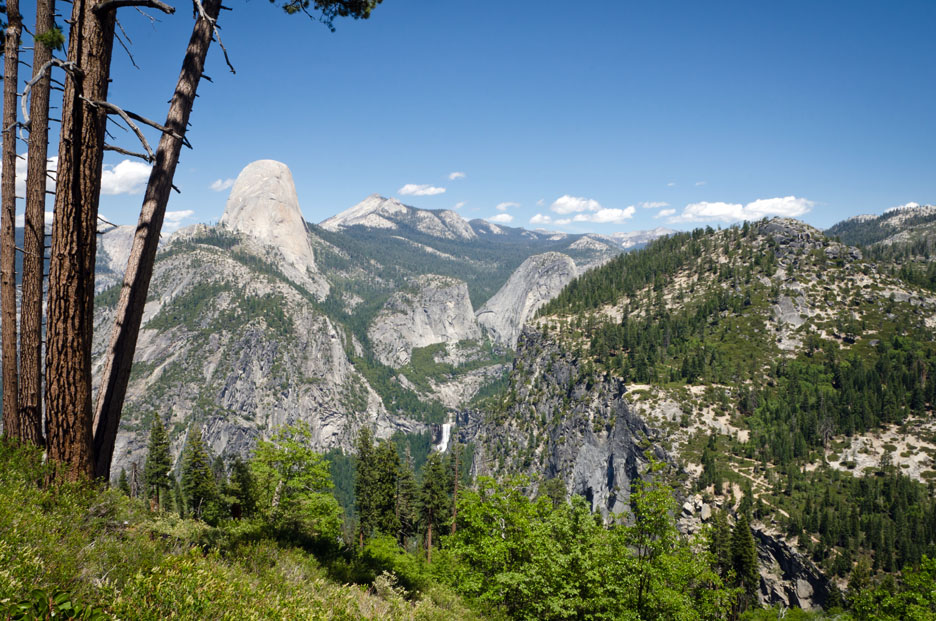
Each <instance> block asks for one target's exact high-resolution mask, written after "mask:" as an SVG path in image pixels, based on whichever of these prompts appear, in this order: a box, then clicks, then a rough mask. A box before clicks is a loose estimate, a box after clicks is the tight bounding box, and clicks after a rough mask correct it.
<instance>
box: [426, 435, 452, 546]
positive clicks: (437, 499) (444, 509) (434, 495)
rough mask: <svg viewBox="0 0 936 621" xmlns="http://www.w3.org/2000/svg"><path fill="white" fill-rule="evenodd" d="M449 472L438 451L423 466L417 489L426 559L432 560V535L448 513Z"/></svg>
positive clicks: (436, 531) (437, 530)
mask: <svg viewBox="0 0 936 621" xmlns="http://www.w3.org/2000/svg"><path fill="white" fill-rule="evenodd" d="M449 478H450V477H449V472H448V469H447V468H446V467H445V464H444V463H443V460H442V458H441V457H440V456H439V454H438V453H435V452H433V453H432V454H431V455H429V459H428V460H426V465H425V466H423V476H422V486H421V487H420V490H419V514H420V517H421V521H422V524H423V526H424V529H425V530H424V532H425V533H426V560H427V561H428V562H430V563H431V562H432V535H433V532H435V533H438V532H439V525H440V524H442V522H444V521H445V517H446V516H447V515H448V514H449V509H450V505H449V496H448V493H447V492H446V488H447V487H448V480H449Z"/></svg>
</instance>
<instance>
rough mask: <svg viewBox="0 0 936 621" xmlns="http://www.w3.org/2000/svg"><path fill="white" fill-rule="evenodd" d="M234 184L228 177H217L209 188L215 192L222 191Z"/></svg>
mask: <svg viewBox="0 0 936 621" xmlns="http://www.w3.org/2000/svg"><path fill="white" fill-rule="evenodd" d="M233 185H234V180H233V179H231V178H230V177H228V178H227V179H217V180H216V181H214V182H213V183H212V184H211V189H212V190H214V191H215V192H224V191H225V190H227V189H228V188H230V187H231V186H233Z"/></svg>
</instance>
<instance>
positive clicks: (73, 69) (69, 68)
mask: <svg viewBox="0 0 936 621" xmlns="http://www.w3.org/2000/svg"><path fill="white" fill-rule="evenodd" d="M52 67H61V68H62V69H64V70H65V71H66V72H68V73H72V74H80V73H81V69H79V67H78V65H77V64H75V63H74V62H73V61H70V60H61V59H59V58H52V59H51V60H49V62H47V63H45V64H44V65H42V67H40V68H39V71H38V72H37V73H36V75H34V76H33V78H32V80H30V81H29V82H27V83H26V87H25V88H23V94H22V95H20V108H21V109H22V110H23V125H25V126H26V128H27V129H29V127H30V122H29V106H28V105H26V102H27V101H28V100H29V91H30V90H32V87H33V86H34V85H35V84H36V82H38V81H39V80H41V79H42V78H44V77H45V74H46V72H48V71H51V69H52ZM49 81H50V82H52V81H53V80H52V79H51V78H50V79H49Z"/></svg>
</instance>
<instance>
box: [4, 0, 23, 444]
mask: <svg viewBox="0 0 936 621" xmlns="http://www.w3.org/2000/svg"><path fill="white" fill-rule="evenodd" d="M7 20H9V21H8V25H7V29H6V43H5V46H4V50H3V54H4V56H5V58H4V67H3V149H2V151H3V154H2V157H3V176H2V180H0V211H2V213H0V220H2V223H0V323H2V327H0V340H2V345H0V349H2V353H0V358H2V362H0V366H2V372H3V432H4V433H5V434H6V435H7V436H8V437H10V438H19V437H20V429H19V419H18V418H17V409H16V406H17V404H16V399H17V369H16V120H17V115H16V88H17V86H18V84H19V46H20V35H21V34H22V32H23V18H22V16H21V15H20V12H19V0H7Z"/></svg>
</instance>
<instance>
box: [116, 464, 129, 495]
mask: <svg viewBox="0 0 936 621" xmlns="http://www.w3.org/2000/svg"><path fill="white" fill-rule="evenodd" d="M117 489H119V490H120V491H121V492H123V493H124V494H126V495H127V496H129V495H130V481H129V480H128V479H127V471H126V470H124V469H123V468H121V469H120V478H119V479H117Z"/></svg>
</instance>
